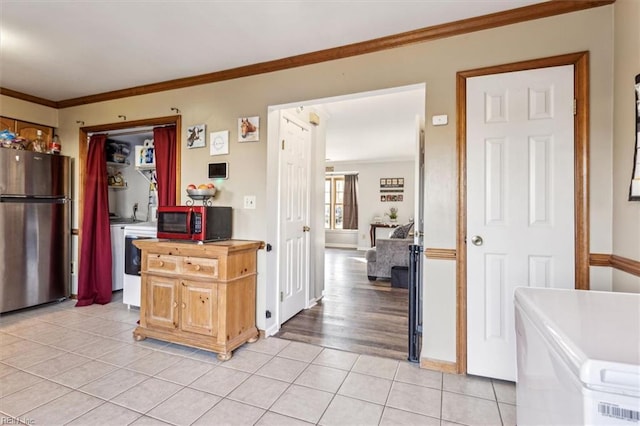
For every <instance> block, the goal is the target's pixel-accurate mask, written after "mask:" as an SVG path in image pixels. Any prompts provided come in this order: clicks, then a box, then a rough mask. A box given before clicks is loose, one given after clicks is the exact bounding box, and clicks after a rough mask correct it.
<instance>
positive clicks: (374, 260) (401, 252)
mask: <svg viewBox="0 0 640 426" xmlns="http://www.w3.org/2000/svg"><path fill="white" fill-rule="evenodd" d="M411 244H413V238H379V239H376V246H375V247H373V248H371V249H369V250H367V252H366V253H365V256H364V257H365V259H366V261H367V277H368V278H369V281H375V280H376V279H378V278H382V279H391V267H392V266H407V267H408V266H409V245H411Z"/></svg>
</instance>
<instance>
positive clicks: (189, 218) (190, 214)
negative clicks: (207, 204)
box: [187, 209, 196, 237]
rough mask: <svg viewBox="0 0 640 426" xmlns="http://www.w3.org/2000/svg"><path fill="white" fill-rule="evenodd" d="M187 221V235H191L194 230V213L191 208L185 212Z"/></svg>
mask: <svg viewBox="0 0 640 426" xmlns="http://www.w3.org/2000/svg"><path fill="white" fill-rule="evenodd" d="M187 222H188V223H189V237H191V236H193V233H194V232H195V230H196V215H195V214H194V211H193V209H189V212H188V213H187Z"/></svg>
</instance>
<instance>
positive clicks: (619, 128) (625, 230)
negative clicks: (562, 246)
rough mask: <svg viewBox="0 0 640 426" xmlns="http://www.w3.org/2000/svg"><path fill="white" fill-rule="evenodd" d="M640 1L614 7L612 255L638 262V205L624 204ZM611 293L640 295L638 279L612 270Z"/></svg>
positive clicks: (639, 54)
mask: <svg viewBox="0 0 640 426" xmlns="http://www.w3.org/2000/svg"><path fill="white" fill-rule="evenodd" d="M639 18H640V1H638V0H617V1H616V3H615V7H614V28H615V32H614V35H615V55H614V70H615V74H614V88H613V89H614V99H615V103H614V105H613V124H614V127H613V164H614V165H615V167H614V168H613V254H615V255H618V256H623V257H626V258H628V259H634V260H640V202H638V201H633V202H632V201H628V196H629V183H630V179H631V171H632V167H633V150H634V143H635V115H634V101H635V99H634V93H633V84H634V77H635V76H636V75H637V74H639V73H640V25H639V24H638V19H639ZM613 290H614V291H627V292H634V293H640V277H637V276H633V275H631V274H627V273H626V272H623V271H618V270H614V271H613Z"/></svg>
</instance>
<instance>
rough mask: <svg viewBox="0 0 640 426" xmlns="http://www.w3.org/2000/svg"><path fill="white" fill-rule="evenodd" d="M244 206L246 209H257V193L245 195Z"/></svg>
mask: <svg viewBox="0 0 640 426" xmlns="http://www.w3.org/2000/svg"><path fill="white" fill-rule="evenodd" d="M244 208H245V209H255V208H256V196H255V195H245V196H244Z"/></svg>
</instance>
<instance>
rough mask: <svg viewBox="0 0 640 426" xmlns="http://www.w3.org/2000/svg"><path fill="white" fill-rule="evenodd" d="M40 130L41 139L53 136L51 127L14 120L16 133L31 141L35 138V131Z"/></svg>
mask: <svg viewBox="0 0 640 426" xmlns="http://www.w3.org/2000/svg"><path fill="white" fill-rule="evenodd" d="M38 130H42V139H44V140H45V141H50V140H51V139H52V138H53V128H51V127H47V126H42V125H40V124H34V123H27V122H25V121H17V122H16V133H18V134H19V135H20V136H22V137H23V138H25V139H27V140H30V141H33V140H35V139H36V136H37V131H38Z"/></svg>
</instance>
